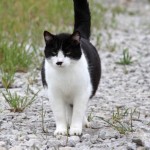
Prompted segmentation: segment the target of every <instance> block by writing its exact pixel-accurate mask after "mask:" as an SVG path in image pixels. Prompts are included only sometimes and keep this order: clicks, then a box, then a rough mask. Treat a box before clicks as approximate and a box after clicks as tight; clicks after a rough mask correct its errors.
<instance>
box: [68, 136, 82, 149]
mask: <svg viewBox="0 0 150 150" xmlns="http://www.w3.org/2000/svg"><path fill="white" fill-rule="evenodd" d="M79 141H80V138H79V137H78V136H71V137H69V138H68V145H69V146H71V147H74V146H75V145H76V144H77V143H78V142H79Z"/></svg>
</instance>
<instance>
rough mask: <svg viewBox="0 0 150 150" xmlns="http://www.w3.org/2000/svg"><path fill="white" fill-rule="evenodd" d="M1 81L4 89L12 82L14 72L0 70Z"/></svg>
mask: <svg viewBox="0 0 150 150" xmlns="http://www.w3.org/2000/svg"><path fill="white" fill-rule="evenodd" d="M1 81H2V85H3V87H4V88H5V89H8V88H10V87H11V85H12V83H13V82H14V72H9V73H8V72H2V75H1Z"/></svg>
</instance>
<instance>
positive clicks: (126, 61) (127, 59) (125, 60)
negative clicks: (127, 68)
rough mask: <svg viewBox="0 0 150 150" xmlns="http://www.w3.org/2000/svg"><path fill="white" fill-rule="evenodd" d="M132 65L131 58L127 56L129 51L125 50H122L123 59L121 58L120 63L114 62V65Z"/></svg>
mask: <svg viewBox="0 0 150 150" xmlns="http://www.w3.org/2000/svg"><path fill="white" fill-rule="evenodd" d="M132 63H133V61H132V56H131V55H130V54H129V50H128V49H127V48H126V49H124V50H123V58H121V59H120V61H118V62H116V64H119V65H130V64H132Z"/></svg>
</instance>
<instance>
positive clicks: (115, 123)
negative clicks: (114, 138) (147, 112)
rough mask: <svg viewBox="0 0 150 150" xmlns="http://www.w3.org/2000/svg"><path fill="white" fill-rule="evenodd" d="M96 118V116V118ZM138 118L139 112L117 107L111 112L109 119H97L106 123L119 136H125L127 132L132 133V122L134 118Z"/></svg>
mask: <svg viewBox="0 0 150 150" xmlns="http://www.w3.org/2000/svg"><path fill="white" fill-rule="evenodd" d="M96 117H97V116H96ZM135 117H136V118H138V119H139V117H140V112H138V111H137V110H136V108H135V109H129V108H128V109H123V110H121V109H120V108H119V107H117V108H116V111H114V112H113V115H112V117H111V118H110V119H108V120H106V119H104V118H103V117H98V118H100V119H101V120H103V121H105V122H106V123H108V124H109V125H110V126H112V127H113V128H114V129H116V130H117V131H118V132H119V133H120V134H126V133H127V132H133V131H134V130H133V120H134V118H135Z"/></svg>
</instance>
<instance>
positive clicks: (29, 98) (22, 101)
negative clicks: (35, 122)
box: [1, 86, 38, 112]
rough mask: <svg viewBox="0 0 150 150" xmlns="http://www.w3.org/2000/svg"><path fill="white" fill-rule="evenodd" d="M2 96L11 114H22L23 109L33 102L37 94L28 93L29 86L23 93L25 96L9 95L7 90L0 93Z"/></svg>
mask: <svg viewBox="0 0 150 150" xmlns="http://www.w3.org/2000/svg"><path fill="white" fill-rule="evenodd" d="M1 93H2V96H3V97H4V99H5V101H6V102H7V103H8V104H9V106H10V109H9V110H10V111H11V112H23V111H24V109H26V108H27V107H29V106H30V105H31V104H32V103H33V102H34V101H35V100H36V96H37V94H38V92H37V93H32V95H31V92H30V89H29V86H28V88H27V90H26V92H25V96H20V95H18V94H17V93H13V94H12V93H11V92H10V91H9V90H5V92H1Z"/></svg>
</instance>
